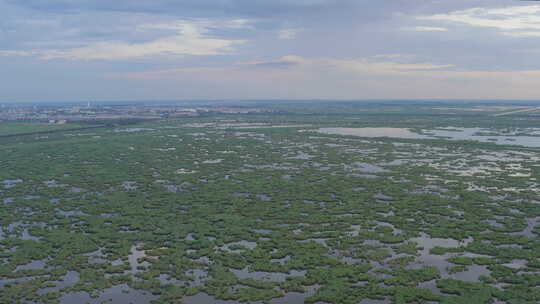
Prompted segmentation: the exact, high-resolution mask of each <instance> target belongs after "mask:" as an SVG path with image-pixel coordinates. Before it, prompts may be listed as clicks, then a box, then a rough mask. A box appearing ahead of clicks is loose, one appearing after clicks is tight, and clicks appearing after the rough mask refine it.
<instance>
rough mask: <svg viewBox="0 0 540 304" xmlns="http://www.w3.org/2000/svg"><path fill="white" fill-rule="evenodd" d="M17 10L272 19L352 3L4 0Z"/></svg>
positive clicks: (342, 0) (310, 0)
mask: <svg viewBox="0 0 540 304" xmlns="http://www.w3.org/2000/svg"><path fill="white" fill-rule="evenodd" d="M7 1H8V2H9V3H11V4H13V5H17V6H21V7H26V8H31V9H35V10H40V11H54V12H60V13H62V12H64V13H72V12H80V11H85V10H92V11H114V12H144V13H154V14H167V15H181V16H184V17H185V16H191V17H201V16H204V17H208V16H210V15H212V16H230V15H232V14H234V15H236V16H248V15H249V16H272V15H277V14H290V13H298V12H300V11H317V10H320V9H326V10H328V9H332V8H338V9H340V8H342V7H344V6H348V5H353V4H354V2H355V1H354V0H272V1H268V0H219V1H216V0H182V1H171V0H137V1H133V0H114V1H111V0H55V1H47V0H7Z"/></svg>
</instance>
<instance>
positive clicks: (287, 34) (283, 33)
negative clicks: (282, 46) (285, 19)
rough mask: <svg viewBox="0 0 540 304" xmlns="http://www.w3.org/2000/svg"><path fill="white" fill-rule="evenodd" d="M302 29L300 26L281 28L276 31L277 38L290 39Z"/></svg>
mask: <svg viewBox="0 0 540 304" xmlns="http://www.w3.org/2000/svg"><path fill="white" fill-rule="evenodd" d="M303 31H304V29H302V28H290V29H283V30H280V31H279V32H278V38H279V39H282V40H292V39H295V38H296V36H297V35H298V34H300V33H301V32H303Z"/></svg>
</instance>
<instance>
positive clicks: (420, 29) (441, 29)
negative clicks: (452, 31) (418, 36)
mask: <svg viewBox="0 0 540 304" xmlns="http://www.w3.org/2000/svg"><path fill="white" fill-rule="evenodd" d="M405 30H408V31H415V32H446V31H448V29H447V28H445V27H435V26H415V27H408V28H405Z"/></svg>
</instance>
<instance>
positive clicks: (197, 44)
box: [0, 20, 246, 60]
mask: <svg viewBox="0 0 540 304" xmlns="http://www.w3.org/2000/svg"><path fill="white" fill-rule="evenodd" d="M245 24H246V21H243V20H236V21H235V20H233V21H229V22H225V23H221V25H222V26H223V27H229V28H238V27H240V26H245ZM214 26H217V24H216V23H211V22H205V21H178V22H174V23H168V24H155V25H147V24H144V25H140V26H139V27H138V28H137V29H138V30H156V29H161V30H173V31H174V32H175V34H174V35H169V36H164V37H161V38H157V39H154V40H151V41H148V42H138V43H129V42H125V41H101V42H95V43H90V44H87V45H84V46H81V47H77V48H69V49H61V50H59V49H46V50H32V51H24V50H15V51H0V54H2V55H12V56H14V55H19V56H39V57H40V58H41V59H57V58H61V59H70V60H123V59H131V58H140V57H150V56H160V55H176V56H183V55H220V54H227V53H231V52H232V51H234V47H235V46H236V45H239V44H242V43H245V41H244V40H227V39H217V38H210V37H209V36H208V33H209V32H210V28H211V27H214Z"/></svg>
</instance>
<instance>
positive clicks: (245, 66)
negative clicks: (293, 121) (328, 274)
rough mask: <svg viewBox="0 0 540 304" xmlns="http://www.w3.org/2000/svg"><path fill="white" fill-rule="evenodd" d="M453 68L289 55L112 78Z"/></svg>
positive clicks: (390, 72) (375, 72)
mask: <svg viewBox="0 0 540 304" xmlns="http://www.w3.org/2000/svg"><path fill="white" fill-rule="evenodd" d="M452 67H454V65H451V64H444V65H437V64H430V63H398V62H392V61H372V60H370V59H366V58H359V59H349V60H345V59H336V58H304V57H300V56H294V55H289V56H283V57H281V58H278V59H275V60H268V61H247V62H241V63H239V64H237V65H235V66H222V67H210V68H209V67H204V68H180V69H166V70H157V71H147V72H137V73H124V74H116V75H112V77H115V78H127V79H154V78H160V79H161V78H170V77H173V78H174V76H175V74H178V73H186V72H190V73H197V72H209V71H216V72H218V71H229V72H230V73H231V75H232V74H234V73H240V74H245V73H252V72H256V71H257V70H258V69H254V68H265V69H266V68H269V69H271V70H275V71H283V73H296V72H298V71H317V73H325V72H329V71H330V72H338V73H353V74H357V75H364V76H384V75H386V76H391V75H406V74H407V73H411V72H420V71H433V70H437V71H442V70H446V69H449V68H452ZM284 68H286V69H284ZM279 73H281V72H279Z"/></svg>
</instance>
